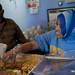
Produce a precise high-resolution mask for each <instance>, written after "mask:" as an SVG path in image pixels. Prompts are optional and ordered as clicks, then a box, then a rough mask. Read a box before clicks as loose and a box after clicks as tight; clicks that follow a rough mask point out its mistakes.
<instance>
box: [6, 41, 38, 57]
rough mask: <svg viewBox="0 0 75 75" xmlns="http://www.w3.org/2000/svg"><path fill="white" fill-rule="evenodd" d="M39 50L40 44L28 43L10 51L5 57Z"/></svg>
mask: <svg viewBox="0 0 75 75" xmlns="http://www.w3.org/2000/svg"><path fill="white" fill-rule="evenodd" d="M37 48H39V47H38V44H37V43H36V41H34V40H33V41H31V42H27V43H24V44H22V45H21V46H20V47H19V48H15V49H11V50H10V51H8V52H7V53H5V56H6V57H7V56H12V55H13V54H17V53H18V52H25V53H26V52H29V51H33V50H35V49H37Z"/></svg>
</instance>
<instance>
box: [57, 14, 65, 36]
mask: <svg viewBox="0 0 75 75" xmlns="http://www.w3.org/2000/svg"><path fill="white" fill-rule="evenodd" d="M57 20H58V21H59V22H60V28H61V34H62V35H63V36H64V35H65V33H66V26H65V24H66V23H65V17H64V15H63V14H59V15H58V16H57Z"/></svg>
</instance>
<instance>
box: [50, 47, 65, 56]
mask: <svg viewBox="0 0 75 75" xmlns="http://www.w3.org/2000/svg"><path fill="white" fill-rule="evenodd" d="M50 55H51V56H64V51H63V50H62V49H60V48H56V47H54V46H50Z"/></svg>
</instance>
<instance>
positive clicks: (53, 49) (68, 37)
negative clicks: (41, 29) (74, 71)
mask: <svg viewBox="0 0 75 75" xmlns="http://www.w3.org/2000/svg"><path fill="white" fill-rule="evenodd" d="M74 19H75V11H73V10H69V11H65V12H64V13H61V14H58V16H57V22H56V25H55V30H52V31H49V32H46V33H44V34H42V35H39V36H36V37H35V39H34V40H33V41H31V42H28V43H25V44H23V45H22V46H21V47H20V48H18V49H14V50H11V51H10V52H8V53H7V54H6V55H9V54H11V53H17V52H19V51H24V52H28V51H33V52H34V51H35V50H36V49H38V50H40V51H41V52H44V53H45V54H49V53H50V55H59V56H64V52H65V51H70V50H75V28H74V27H75V22H74ZM12 51H13V52H12Z"/></svg>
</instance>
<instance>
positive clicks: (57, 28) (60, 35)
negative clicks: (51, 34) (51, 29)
mask: <svg viewBox="0 0 75 75" xmlns="http://www.w3.org/2000/svg"><path fill="white" fill-rule="evenodd" d="M55 31H56V36H57V38H62V37H63V35H62V34H61V28H60V22H59V21H57V22H56V25H55Z"/></svg>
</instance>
